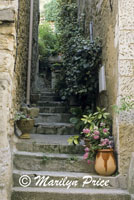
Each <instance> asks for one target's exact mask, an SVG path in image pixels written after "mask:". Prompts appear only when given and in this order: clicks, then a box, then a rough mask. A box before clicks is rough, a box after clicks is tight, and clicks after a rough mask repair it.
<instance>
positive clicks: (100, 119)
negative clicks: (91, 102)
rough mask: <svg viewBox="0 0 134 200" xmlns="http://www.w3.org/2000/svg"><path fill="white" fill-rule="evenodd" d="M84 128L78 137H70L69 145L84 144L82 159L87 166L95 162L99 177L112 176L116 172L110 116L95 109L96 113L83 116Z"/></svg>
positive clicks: (103, 110) (103, 111)
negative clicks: (85, 161) (81, 141)
mask: <svg viewBox="0 0 134 200" xmlns="http://www.w3.org/2000/svg"><path fill="white" fill-rule="evenodd" d="M81 121H82V122H83V124H84V128H83V130H82V132H81V134H80V136H74V137H73V136H72V137H71V138H69V140H68V142H69V143H71V142H72V143H75V144H78V143H79V142H80V140H84V142H85V145H84V146H85V154H84V156H83V158H84V159H85V160H87V162H88V164H90V163H91V162H94V161H95V170H96V172H97V173H98V174H100V175H112V174H113V173H114V172H115V171H116V161H115V157H114V150H113V148H114V141H113V137H112V134H111V119H110V114H109V113H107V112H106V109H105V108H103V109H101V108H99V107H97V112H95V113H90V114H87V115H83V118H81Z"/></svg>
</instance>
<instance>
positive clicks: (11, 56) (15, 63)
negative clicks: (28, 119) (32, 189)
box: [0, 0, 38, 200]
mask: <svg viewBox="0 0 134 200" xmlns="http://www.w3.org/2000/svg"><path fill="white" fill-rule="evenodd" d="M34 2H35V5H34V6H35V7H36V6H37V4H38V3H37V1H34ZM35 7H34V11H35V12H36V15H35V14H34V20H36V19H37V17H38V13H37V10H36V9H35ZM29 16H30V0H29V1H27V0H20V1H18V0H12V1H11V0H6V1H5V0H0V42H1V45H0V199H1V200H2V199H3V200H9V199H10V194H11V187H12V152H13V149H14V139H15V136H14V120H13V118H14V113H15V112H16V110H19V108H20V106H21V104H24V103H25V102H26V101H25V98H26V79H27V78H26V77H27V66H28V43H29ZM35 16H36V17H35ZM34 23H36V24H38V20H37V21H35V22H34ZM36 32H38V29H37V30H36ZM36 35H37V34H36ZM33 40H34V34H33ZM36 46H37V43H36V44H35V43H34V41H33V48H34V51H33V54H34V60H33V66H35V65H34V61H35V59H36V58H35V53H37V52H35V50H36ZM36 57H37V56H36Z"/></svg>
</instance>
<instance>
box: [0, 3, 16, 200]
mask: <svg viewBox="0 0 134 200" xmlns="http://www.w3.org/2000/svg"><path fill="white" fill-rule="evenodd" d="M15 11H16V2H15V1H0V42H1V45H0V199H3V200H9V199H10V191H11V184H12V159H11V157H12V156H11V145H10V144H11V141H12V135H13V131H14V129H13V123H12V120H11V119H12V117H13V116H12V113H13V101H12V92H13V87H14V86H13V80H14V60H15V37H16V30H15V23H14V20H15Z"/></svg>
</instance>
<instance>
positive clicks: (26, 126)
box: [17, 119, 35, 139]
mask: <svg viewBox="0 0 134 200" xmlns="http://www.w3.org/2000/svg"><path fill="white" fill-rule="evenodd" d="M34 123H35V122H34V119H21V120H19V121H17V126H18V128H19V129H20V130H21V132H22V135H21V136H20V138H21V139H29V138H30V134H29V133H30V132H31V130H32V129H33V127H34Z"/></svg>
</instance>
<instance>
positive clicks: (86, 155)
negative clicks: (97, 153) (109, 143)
mask: <svg viewBox="0 0 134 200" xmlns="http://www.w3.org/2000/svg"><path fill="white" fill-rule="evenodd" d="M87 158H88V152H86V153H85V154H84V156H83V159H84V160H86V159H87Z"/></svg>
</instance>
